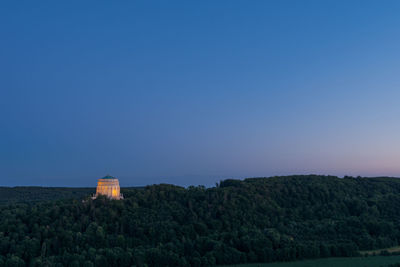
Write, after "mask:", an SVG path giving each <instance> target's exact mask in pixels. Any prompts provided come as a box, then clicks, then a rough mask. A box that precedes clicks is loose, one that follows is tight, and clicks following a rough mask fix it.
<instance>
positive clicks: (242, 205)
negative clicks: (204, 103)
mask: <svg viewBox="0 0 400 267" xmlns="http://www.w3.org/2000/svg"><path fill="white" fill-rule="evenodd" d="M123 193H124V196H125V200H124V201H110V200H107V199H104V198H100V199H97V200H94V201H92V200H91V199H89V198H88V199H87V200H86V201H84V202H82V201H80V200H79V199H75V200H73V199H72V200H71V199H65V200H57V201H50V202H49V201H47V202H43V203H36V204H13V205H3V206H0V255H2V256H0V266H1V265H2V264H7V265H10V266H11V265H14V266H24V264H29V265H31V266H43V265H57V264H58V265H60V266H67V265H68V266H132V265H136V266H144V265H145V264H147V265H150V266H187V265H191V266H209V265H215V264H238V263H252V262H272V261H289V260H297V259H306V258H307V259H312V258H324V257H343V256H344V257H349V256H355V255H358V254H359V251H360V250H373V249H379V248H386V247H393V246H397V245H399V241H400V180H397V179H395V178H352V177H346V178H344V179H342V178H337V177H333V176H315V175H307V176H287V177H271V178H251V179H245V180H243V181H239V180H225V181H221V182H220V183H219V185H218V186H217V187H214V188H208V189H207V188H205V187H202V186H199V187H189V188H182V187H178V186H173V185H166V184H162V185H152V186H147V187H145V188H143V189H141V190H138V189H134V188H131V189H124V190H123Z"/></svg>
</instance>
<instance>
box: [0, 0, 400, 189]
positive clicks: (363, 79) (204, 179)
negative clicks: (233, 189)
mask: <svg viewBox="0 0 400 267" xmlns="http://www.w3.org/2000/svg"><path fill="white" fill-rule="evenodd" d="M399 14H400V2H399V1H364V0H363V1H336V0H335V1H306V0H304V1H295V0H293V1H92V2H90V1H1V3H0V127H1V128H0V171H1V178H0V185H45V186H94V185H95V183H96V179H97V178H99V177H101V176H103V175H105V174H106V173H110V174H112V175H114V176H117V177H119V178H120V181H121V184H122V185H123V186H133V185H144V184H153V183H161V182H163V183H174V184H179V185H190V184H195V185H197V184H204V185H213V184H214V183H215V182H216V181H218V180H220V179H222V178H228V177H233V178H244V177H256V176H271V175H287V174H307V173H317V174H332V175H339V176H343V175H346V174H347V175H362V176H375V175H390V176H400V75H399V74H400V16H399Z"/></svg>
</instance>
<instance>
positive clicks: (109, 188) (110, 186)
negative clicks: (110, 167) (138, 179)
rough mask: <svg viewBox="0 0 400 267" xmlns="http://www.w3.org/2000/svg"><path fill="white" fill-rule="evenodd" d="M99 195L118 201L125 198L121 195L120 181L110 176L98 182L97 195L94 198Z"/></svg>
mask: <svg viewBox="0 0 400 267" xmlns="http://www.w3.org/2000/svg"><path fill="white" fill-rule="evenodd" d="M99 195H104V196H107V197H108V198H110V199H117V200H120V199H123V198H124V197H123V196H122V194H121V193H120V187H119V181H118V179H117V178H115V177H112V176H110V175H106V176H104V177H103V178H101V179H99V180H98V182H97V189H96V195H95V196H94V198H96V197H97V196H99Z"/></svg>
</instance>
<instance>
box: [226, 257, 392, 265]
mask: <svg viewBox="0 0 400 267" xmlns="http://www.w3.org/2000/svg"><path fill="white" fill-rule="evenodd" d="M394 263H400V256H398V255H396V256H371V257H353V258H327V259H317V260H304V261H294V262H278V263H256V264H239V265H229V266H230V267H234V266H237V267H320V266H323V267H342V266H343V267H379V266H388V265H390V264H394Z"/></svg>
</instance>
